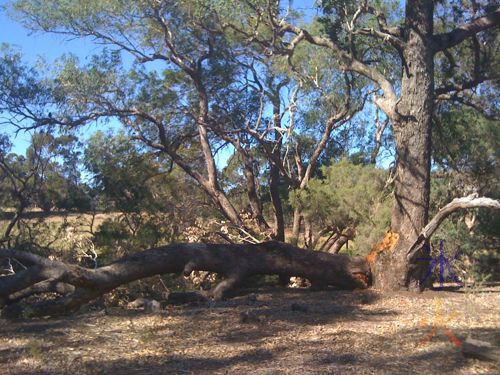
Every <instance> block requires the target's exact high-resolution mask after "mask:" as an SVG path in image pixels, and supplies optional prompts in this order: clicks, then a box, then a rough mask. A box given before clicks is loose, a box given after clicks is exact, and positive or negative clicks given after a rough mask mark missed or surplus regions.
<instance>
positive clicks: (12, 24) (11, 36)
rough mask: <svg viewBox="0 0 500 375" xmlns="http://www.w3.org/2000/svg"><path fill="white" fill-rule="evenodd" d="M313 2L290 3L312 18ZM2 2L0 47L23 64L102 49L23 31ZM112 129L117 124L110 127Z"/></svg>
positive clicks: (25, 137)
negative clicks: (12, 49) (4, 46)
mask: <svg viewBox="0 0 500 375" xmlns="http://www.w3.org/2000/svg"><path fill="white" fill-rule="evenodd" d="M314 3H315V1H314V0H294V1H293V5H294V7H295V8H296V9H300V10H302V11H304V12H306V13H309V14H308V15H309V16H313V15H314V13H315V10H314V8H313V6H314ZM5 4H6V1H5V0H0V25H1V28H0V44H1V43H7V44H9V45H11V46H15V47H17V48H18V49H19V51H20V52H21V53H22V54H23V56H24V61H25V62H26V63H27V64H30V65H31V64H34V63H36V62H37V60H38V59H40V58H43V59H44V60H45V61H46V62H47V63H49V64H50V63H52V62H54V61H55V60H56V59H57V58H59V57H60V56H61V55H63V54H67V53H72V54H75V55H76V56H78V57H79V58H80V60H81V61H85V59H87V58H89V57H90V56H92V55H93V54H96V53H98V52H99V51H100V49H101V48H102V46H100V45H97V44H95V43H93V42H92V40H90V39H68V38H67V37H64V36H62V35H56V34H50V33H41V32H37V33H34V32H32V31H30V30H27V29H25V28H24V27H23V26H22V25H21V24H19V23H17V22H16V21H14V20H12V19H10V18H9V17H8V15H7V14H5V12H4V11H3V10H2V8H1V6H3V5H5ZM111 126H112V127H115V126H118V124H111ZM95 129H96V128H95V127H91V128H90V129H89V128H88V130H87V134H88V133H89V132H90V131H95ZM11 131H12V129H7V128H4V129H0V132H11ZM29 139H30V134H27V133H21V134H18V135H17V137H16V138H15V139H13V143H14V149H13V151H14V152H16V153H20V154H21V153H24V151H25V149H26V147H27V145H28V142H29ZM224 151H225V152H222V153H221V154H219V155H216V157H217V158H218V159H219V160H218V164H219V165H225V163H226V159H227V157H228V156H229V154H230V150H224Z"/></svg>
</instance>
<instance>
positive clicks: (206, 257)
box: [0, 241, 370, 318]
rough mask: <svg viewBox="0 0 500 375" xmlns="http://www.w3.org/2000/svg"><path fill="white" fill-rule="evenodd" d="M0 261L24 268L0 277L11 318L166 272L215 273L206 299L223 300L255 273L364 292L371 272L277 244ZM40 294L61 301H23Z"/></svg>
mask: <svg viewBox="0 0 500 375" xmlns="http://www.w3.org/2000/svg"><path fill="white" fill-rule="evenodd" d="M1 258H15V259H16V260H18V261H19V262H21V263H22V264H24V265H25V266H27V269H25V270H21V271H19V272H17V273H16V274H13V275H8V276H4V277H1V278H0V306H4V308H3V312H2V314H3V315H4V316H7V317H14V318H16V317H17V318H19V317H32V316H47V315H61V314H68V313H71V312H74V311H76V310H78V309H79V308H80V307H81V306H83V305H85V304H86V303H88V302H90V301H92V300H94V299H96V298H97V297H99V296H101V295H102V294H104V293H107V292H109V291H111V290H112V289H114V288H116V287H118V286H120V285H122V284H126V283H129V282H131V281H134V280H138V279H141V278H145V277H150V276H154V275H160V274H166V273H179V272H183V273H184V274H185V275H189V274H190V273H191V272H192V271H194V270H202V271H210V272H216V273H218V274H219V275H222V276H224V279H223V281H221V282H220V283H219V284H218V285H216V286H215V287H214V289H213V290H212V291H210V297H212V298H214V299H221V298H224V297H225V296H226V295H227V293H228V292H229V291H230V290H232V289H233V288H234V287H236V286H237V285H238V284H239V283H240V282H241V281H242V280H243V279H245V278H246V277H248V276H251V275H256V274H271V275H272V274H278V275H281V276H288V277H290V276H300V277H304V278H307V279H308V280H310V282H311V283H312V284H313V285H316V286H327V285H333V286H337V287H340V288H345V289H354V288H366V287H367V283H366V280H367V278H368V277H369V272H370V269H369V266H368V263H367V262H366V260H365V258H363V257H347V256H342V255H335V254H328V253H323V252H314V251H308V250H304V249H300V248H297V247H294V246H292V245H289V244H285V243H281V242H275V241H272V242H265V243H261V244H255V245H249V244H244V245H232V244H198V243H197V244H173V245H169V246H164V247H158V248H154V249H150V250H146V251H143V252H139V253H136V254H133V255H130V256H127V257H125V258H122V259H120V260H118V261H116V262H114V263H112V264H110V265H108V266H105V267H100V268H97V269H95V270H93V269H87V268H83V267H80V266H77V265H72V264H66V263H63V262H60V261H55V260H49V259H46V258H43V257H40V256H37V255H34V254H31V253H26V252H21V251H16V250H0V259H1ZM41 292H54V293H57V294H58V295H60V297H59V298H57V299H55V300H50V301H46V302H40V303H35V304H31V305H29V304H27V302H25V298H26V297H29V296H30V295H33V294H37V293H41Z"/></svg>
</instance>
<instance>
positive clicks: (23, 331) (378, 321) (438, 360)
mask: <svg viewBox="0 0 500 375" xmlns="http://www.w3.org/2000/svg"><path fill="white" fill-rule="evenodd" d="M436 298H439V299H440V305H439V307H440V312H441V317H442V320H441V321H440V322H439V323H440V324H439V325H438V327H437V329H436V330H435V333H434V335H433V336H432V338H430V340H429V341H428V342H426V343H424V344H422V345H421V346H419V347H416V345H417V344H419V343H420V342H422V341H423V340H424V339H425V338H426V337H427V336H428V335H429V334H430V332H431V330H432V328H433V324H434V321H435V316H436ZM454 311H456V312H457V314H456V315H455V316H453V317H452V318H451V319H450V320H449V321H448V322H447V323H446V327H447V328H448V329H449V332H450V333H451V334H452V335H453V336H454V337H456V338H457V339H458V340H461V341H463V340H465V338H466V337H467V336H468V335H470V336H471V337H473V338H476V339H479V340H483V341H489V342H491V343H495V345H497V347H498V346H500V331H499V325H500V288H499V287H498V286H497V287H490V288H483V289H480V290H470V289H459V290H457V291H454V292H450V291H429V292H425V293H422V294H413V293H409V292H398V293H393V294H381V293H378V292H376V291H373V290H365V291H354V292H346V291H338V290H329V291H317V292H313V291H307V290H298V289H287V290H283V289H281V290H280V289H265V290H260V291H256V292H254V293H252V294H249V295H245V296H241V297H237V298H234V299H231V300H227V301H222V302H210V303H198V304H190V305H183V306H175V307H170V308H167V309H166V310H165V311H164V312H162V313H159V314H152V315H148V314H145V313H144V312H143V311H141V310H123V309H120V308H112V309H108V310H101V311H94V312H87V313H85V314H79V315H75V316H72V317H69V318H64V319H42V320H36V321H25V322H10V321H6V320H0V374H16V375H17V374H73V375H76V374H116V375H118V374H235V373H236V374H500V367H498V366H499V365H498V364H495V363H492V362H485V361H481V360H477V359H471V358H466V357H464V356H463V354H462V353H461V349H460V347H459V346H457V345H456V344H455V343H453V342H452V341H451V340H450V338H448V336H447V335H446V333H445V330H444V329H443V327H442V325H441V324H442V323H443V322H444V321H445V320H446V319H448V318H449V317H450V315H452V313H453V312H454ZM424 318H425V320H424Z"/></svg>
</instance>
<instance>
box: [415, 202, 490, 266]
mask: <svg viewBox="0 0 500 375" xmlns="http://www.w3.org/2000/svg"><path fill="white" fill-rule="evenodd" d="M479 207H485V208H491V209H494V210H500V201H498V200H495V199H491V198H487V197H478V196H477V195H476V194H471V195H469V196H467V197H463V198H455V199H453V200H452V201H451V202H450V203H448V204H447V205H446V206H444V207H443V208H442V209H440V210H439V212H438V213H437V214H436V216H434V217H433V218H432V220H431V221H430V222H429V224H427V225H426V226H425V227H424V229H422V231H421V232H420V234H419V236H418V238H417V240H416V241H415V242H414V243H413V245H412V246H411V247H410V248H409V249H408V253H407V257H408V259H412V258H413V257H414V256H415V254H416V253H417V251H418V250H419V249H420V248H421V247H422V246H423V245H424V244H425V242H426V241H427V240H428V239H429V238H431V236H432V234H433V233H434V232H435V231H436V230H437V229H438V228H439V226H440V225H441V223H442V222H443V221H444V220H445V219H446V218H447V217H448V216H449V215H450V214H451V213H453V212H455V211H457V210H461V209H470V208H479Z"/></svg>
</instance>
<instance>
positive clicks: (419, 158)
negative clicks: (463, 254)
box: [373, 0, 434, 290]
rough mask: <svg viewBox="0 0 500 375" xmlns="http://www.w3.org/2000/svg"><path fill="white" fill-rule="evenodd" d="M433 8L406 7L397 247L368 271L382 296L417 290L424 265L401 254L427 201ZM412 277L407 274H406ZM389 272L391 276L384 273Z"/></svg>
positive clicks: (427, 0) (423, 3)
mask: <svg viewBox="0 0 500 375" xmlns="http://www.w3.org/2000/svg"><path fill="white" fill-rule="evenodd" d="M432 16H433V2H432V1H431V0H419V1H408V2H407V5H406V25H405V30H406V31H405V32H406V35H405V39H406V40H405V42H406V43H405V48H404V50H403V57H404V61H403V78H402V86H401V99H400V101H399V103H398V105H397V109H396V111H397V113H398V121H396V122H394V124H393V125H394V137H395V142H396V152H397V154H396V155H397V156H396V173H395V178H394V185H395V186H394V187H395V192H394V194H395V203H394V207H393V212H392V218H391V231H392V232H394V233H398V234H399V241H398V243H397V245H396V247H395V248H394V250H393V251H391V252H386V253H382V254H381V256H380V257H378V259H377V262H376V264H375V265H374V267H373V273H374V285H375V286H376V287H378V288H380V289H384V290H397V289H400V288H408V287H412V286H418V285H419V280H421V279H422V277H421V276H422V275H425V273H426V271H427V268H428V264H427V262H420V263H418V264H415V265H411V267H410V265H409V264H408V262H407V258H406V250H407V249H408V247H409V246H410V245H411V243H412V242H413V241H414V240H415V239H416V238H417V236H418V234H419V232H420V230H421V229H422V228H423V227H424V226H425V224H427V220H428V212H429V199H430V160H431V158H430V153H431V125H432V113H433V103H434V60H433V57H434V52H433V48H432V38H433V19H432ZM410 268H411V269H412V270H413V271H412V272H409V269H410ZM388 270H390V271H388Z"/></svg>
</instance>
